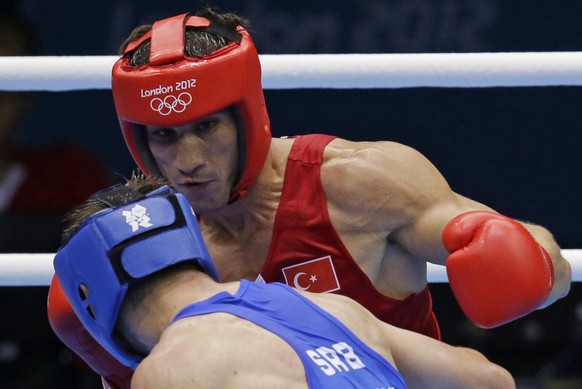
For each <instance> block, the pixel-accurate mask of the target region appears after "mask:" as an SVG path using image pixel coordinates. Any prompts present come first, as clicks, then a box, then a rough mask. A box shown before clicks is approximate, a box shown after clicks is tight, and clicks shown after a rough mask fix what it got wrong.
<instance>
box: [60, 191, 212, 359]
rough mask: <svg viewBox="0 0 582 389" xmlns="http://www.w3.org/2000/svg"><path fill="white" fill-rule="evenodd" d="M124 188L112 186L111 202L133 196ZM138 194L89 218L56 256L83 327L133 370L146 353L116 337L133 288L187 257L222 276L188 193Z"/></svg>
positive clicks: (67, 291)
mask: <svg viewBox="0 0 582 389" xmlns="http://www.w3.org/2000/svg"><path fill="white" fill-rule="evenodd" d="M123 188H124V187H123V186H120V187H118V188H115V187H114V188H113V189H110V190H109V192H110V193H109V194H108V195H106V196H105V197H104V198H105V200H106V201H110V202H112V203H114V204H115V202H116V201H118V200H119V199H120V198H126V199H127V196H128V195H129V194H128V193H127V192H126V191H123V190H122V189H123ZM116 190H118V192H120V193H116ZM111 193H113V195H111ZM117 194H119V196H117ZM101 197H103V196H101ZM96 198H97V199H99V200H101V198H100V197H99V196H97V197H96ZM136 198H137V200H136V201H133V202H131V203H129V204H126V205H122V206H113V207H111V208H107V209H105V210H103V211H100V212H97V213H95V214H93V215H92V216H90V217H89V218H87V219H86V220H85V221H84V222H83V224H82V225H81V226H80V227H79V229H78V230H77V232H76V233H75V234H74V235H73V237H72V238H71V240H70V241H69V242H68V243H67V244H66V245H65V246H63V247H61V248H60V249H59V251H58V252H57V255H56V257H55V260H54V267H55V270H56V274H57V275H58V277H59V280H60V282H61V285H62V287H63V290H64V292H65V294H66V295H67V298H68V299H69V301H70V303H71V305H72V306H73V309H74V310H75V313H76V314H77V316H78V317H79V319H80V321H81V323H82V324H83V326H84V327H85V328H86V329H87V331H89V333H90V334H91V335H92V336H93V337H94V338H95V340H96V341H97V342H98V343H99V344H101V345H102V346H103V347H104V348H105V349H106V350H107V351H109V352H110V353H111V354H112V355H113V356H114V357H115V358H116V359H118V360H119V361H120V362H121V363H123V364H125V365H126V366H130V367H132V368H135V367H137V365H138V364H139V362H140V361H141V359H142V356H138V355H135V354H133V353H131V352H130V351H128V350H126V349H125V348H124V347H122V346H121V345H120V344H119V343H118V342H117V341H116V340H115V337H114V330H115V322H116V320H117V315H118V313H119V309H120V308H121V304H122V302H123V299H124V297H125V294H126V292H127V289H128V286H129V285H131V284H132V283H134V282H135V281H137V280H139V279H141V278H143V277H146V276H148V275H150V274H152V273H155V272H157V271H159V270H161V269H164V268H167V267H169V266H171V265H174V264H176V263H179V262H184V261H194V262H196V263H198V264H199V265H200V266H201V267H202V269H203V270H204V272H206V274H208V275H209V276H211V277H212V278H213V279H214V280H216V281H218V280H219V277H218V272H217V270H216V267H215V266H214V263H213V262H212V259H211V258H210V254H209V253H208V251H207V249H206V245H205V244H204V241H203V240H202V236H201V234H200V230H199V227H198V222H197V221H196V216H195V215H194V213H193V212H192V208H191V207H190V205H189V204H188V201H187V200H186V198H185V197H184V196H182V195H180V194H177V193H175V192H174V191H173V190H172V189H170V188H169V187H167V186H165V187H162V188H160V189H157V190H155V191H153V192H151V193H149V194H147V195H145V196H136ZM101 201H102V200H101Z"/></svg>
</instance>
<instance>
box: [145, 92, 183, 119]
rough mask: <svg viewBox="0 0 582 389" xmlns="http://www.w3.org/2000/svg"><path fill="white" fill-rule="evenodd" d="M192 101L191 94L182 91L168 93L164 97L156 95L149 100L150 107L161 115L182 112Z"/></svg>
mask: <svg viewBox="0 0 582 389" xmlns="http://www.w3.org/2000/svg"><path fill="white" fill-rule="evenodd" d="M191 102H192V95H190V93H188V92H182V93H180V94H179V95H178V97H176V96H172V95H168V96H166V97H164V99H163V100H162V99H160V98H159V97H156V98H155V99H152V101H150V108H151V109H152V110H154V111H155V112H158V113H159V114H160V115H162V116H168V115H169V114H171V113H172V112H176V113H182V112H184V111H185V110H186V107H187V106H188V105H190V103H191Z"/></svg>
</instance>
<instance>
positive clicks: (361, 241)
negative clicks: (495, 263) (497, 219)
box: [148, 111, 571, 306]
mask: <svg viewBox="0 0 582 389" xmlns="http://www.w3.org/2000/svg"><path fill="white" fill-rule="evenodd" d="M156 131H157V132H156ZM164 131H165V132H161V133H160V131H159V129H158V130H153V129H150V128H148V141H149V145H150V149H151V151H152V154H153V155H154V157H155V159H156V161H157V162H158V166H159V167H160V170H161V171H162V173H163V174H164V176H165V177H166V178H167V179H168V180H169V181H170V182H171V183H172V185H173V186H174V187H175V188H176V190H178V191H179V192H181V193H183V194H184V195H185V196H186V197H187V198H188V200H189V201H190V204H191V205H192V207H193V209H194V211H195V212H196V213H197V214H198V215H199V216H200V217H201V219H200V225H201V230H202V234H203V236H204V239H205V240H206V242H207V245H208V248H209V251H210V253H211V255H212V257H213V259H214V261H215V262H216V265H217V268H218V271H219V273H220V275H221V279H222V280H224V281H232V280H237V279H240V278H246V279H249V280H255V279H256V277H257V275H258V274H259V272H260V270H261V268H262V266H263V264H264V262H265V260H266V258H267V255H268V252H269V247H270V243H271V236H272V231H273V224H274V219H275V213H276V211H277V207H278V205H279V200H280V197H281V193H282V189H283V179H284V174H285V166H286V163H287V157H288V155H289V152H290V150H291V146H292V144H293V142H294V140H293V138H283V139H278V138H274V139H273V140H272V143H271V149H270V152H269V155H268V157H267V160H266V162H265V165H264V167H263V170H262V171H261V174H260V175H259V177H258V179H257V181H256V183H255V184H254V185H253V186H251V188H250V190H249V192H248V194H247V195H246V196H245V197H243V198H242V199H240V200H238V201H235V202H233V203H230V204H229V203H228V196H229V191H230V189H231V187H232V185H233V183H234V177H236V169H237V167H236V166H237V164H236V160H237V159H236V155H237V153H236V125H235V122H234V120H233V119H232V117H231V116H230V114H229V113H228V111H221V112H219V113H217V114H214V115H210V116H209V117H207V118H204V119H202V120H200V121H198V122H196V123H193V124H192V125H190V126H183V127H179V128H173V129H164ZM168 133H169V135H168ZM321 177H322V184H323V188H324V191H325V193H326V196H327V206H328V209H329V215H330V219H331V222H332V224H333V226H334V228H335V229H336V231H337V233H338V235H339V236H340V238H341V240H342V242H343V243H344V244H345V246H346V247H347V249H348V250H349V252H350V254H351V255H352V257H353V258H354V259H355V260H356V262H357V263H358V265H359V266H360V268H361V269H362V270H363V271H364V272H365V273H366V275H367V276H368V277H369V278H370V280H371V281H372V282H373V284H374V285H375V287H376V288H377V289H378V291H379V292H381V293H382V294H384V295H386V296H388V297H391V298H395V299H403V298H406V297H408V296H410V295H411V294H413V293H417V292H419V291H421V290H422V289H423V288H424V287H425V286H426V282H427V281H426V276H427V275H426V262H431V263H436V264H441V265H444V264H445V263H446V259H447V257H448V254H449V253H448V252H447V251H446V250H445V248H444V246H443V244H442V240H441V236H442V231H443V229H444V227H445V226H446V224H447V223H448V222H449V221H450V220H451V219H453V218H454V217H455V216H457V215H459V214H461V213H465V212H468V211H473V210H485V211H493V210H492V209H491V208H489V207H487V206H485V205H483V204H481V203H478V202H476V201H473V200H471V199H468V198H466V197H463V196H461V195H459V194H457V193H455V192H454V191H453V190H452V189H451V188H450V187H449V185H448V184H447V182H446V181H445V179H444V178H443V176H442V175H441V174H440V173H439V171H438V170H437V169H436V168H435V167H434V166H433V164H432V163H431V162H430V161H429V160H427V159H426V158H425V157H424V156H423V155H422V154H420V153H419V152H418V151H416V150H414V149H412V148H410V147H407V146H404V145H402V144H399V143H394V142H350V141H347V140H343V139H335V140H333V141H332V142H331V143H330V144H329V145H328V146H327V148H326V149H325V152H324V161H323V164H322V168H321ZM522 224H524V225H525V226H526V228H527V229H528V230H529V231H530V232H531V233H532V235H533V236H534V238H535V239H536V240H537V241H538V243H540V244H542V245H543V246H544V247H545V249H546V250H547V251H548V252H549V254H550V255H551V257H552V261H553V265H554V271H555V283H554V288H553V290H552V293H551V295H550V297H549V298H548V299H547V301H546V302H545V303H544V306H547V305H549V304H551V303H552V302H554V301H555V300H557V299H558V298H560V297H563V296H565V295H566V294H567V292H568V290H569V286H570V279H571V269H570V266H569V263H568V262H567V261H566V260H565V259H564V258H563V257H562V255H561V253H560V250H559V247H558V245H557V244H556V242H555V241H554V239H553V238H552V236H551V234H550V233H549V232H548V231H547V230H546V229H545V228H543V227H540V226H536V225H531V224H528V223H522ZM237 258H240V259H241V260H238V261H237V260H236V259H237Z"/></svg>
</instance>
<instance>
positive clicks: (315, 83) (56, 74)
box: [0, 52, 582, 91]
mask: <svg viewBox="0 0 582 389" xmlns="http://www.w3.org/2000/svg"><path fill="white" fill-rule="evenodd" d="M117 58H118V57H117V56H45V57H42V56H38V57H0V90H6V91H25V90H28V91H32V90H36V91H71V90H84V89H109V88H111V68H112V65H113V63H114V62H115V61H116V60H117ZM260 59H261V64H262V67H263V87H264V88H265V89H298V88H331V89H354V88H414V87H447V88H479V87H502V86H503V87H525V86H566V85H569V86H580V85H582V52H537V53H534V52H526V53H450V54H299V55H274V54H264V55H261V56H260Z"/></svg>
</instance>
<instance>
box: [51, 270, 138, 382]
mask: <svg viewBox="0 0 582 389" xmlns="http://www.w3.org/2000/svg"><path fill="white" fill-rule="evenodd" d="M47 304H48V306H47V308H48V317H49V322H50V325H51V327H52V329H53V331H54V332H55V334H56V335H57V336H58V338H59V339H60V340H61V341H62V342H63V343H64V344H65V345H66V346H67V347H69V348H70V349H71V350H73V351H74V352H75V353H76V354H77V355H79V356H80V357H81V358H82V359H83V360H84V361H85V362H86V363H87V365H89V367H90V368H91V369H93V371H94V372H95V373H97V374H99V375H101V376H102V381H103V386H104V388H111V389H129V387H130V383H131V377H132V375H133V370H131V369H130V368H129V367H127V366H124V365H122V364H121V363H120V362H118V361H117V360H116V359H115V358H113V357H112V356H111V354H109V353H108V352H107V351H106V350H105V349H104V348H102V347H101V346H100V345H99V343H97V342H96V341H95V339H93V337H92V336H91V335H90V334H89V333H88V332H87V330H85V328H84V327H83V325H82V324H81V322H80V321H79V319H78V318H77V315H76V314H75V311H74V310H73V308H72V307H71V304H69V300H68V299H67V296H66V295H65V292H64V291H63V289H62V287H61V283H60V282H59V279H58V278H57V276H56V275H55V276H54V278H53V281H52V283H51V287H50V289H49V295H48V302H47Z"/></svg>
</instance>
